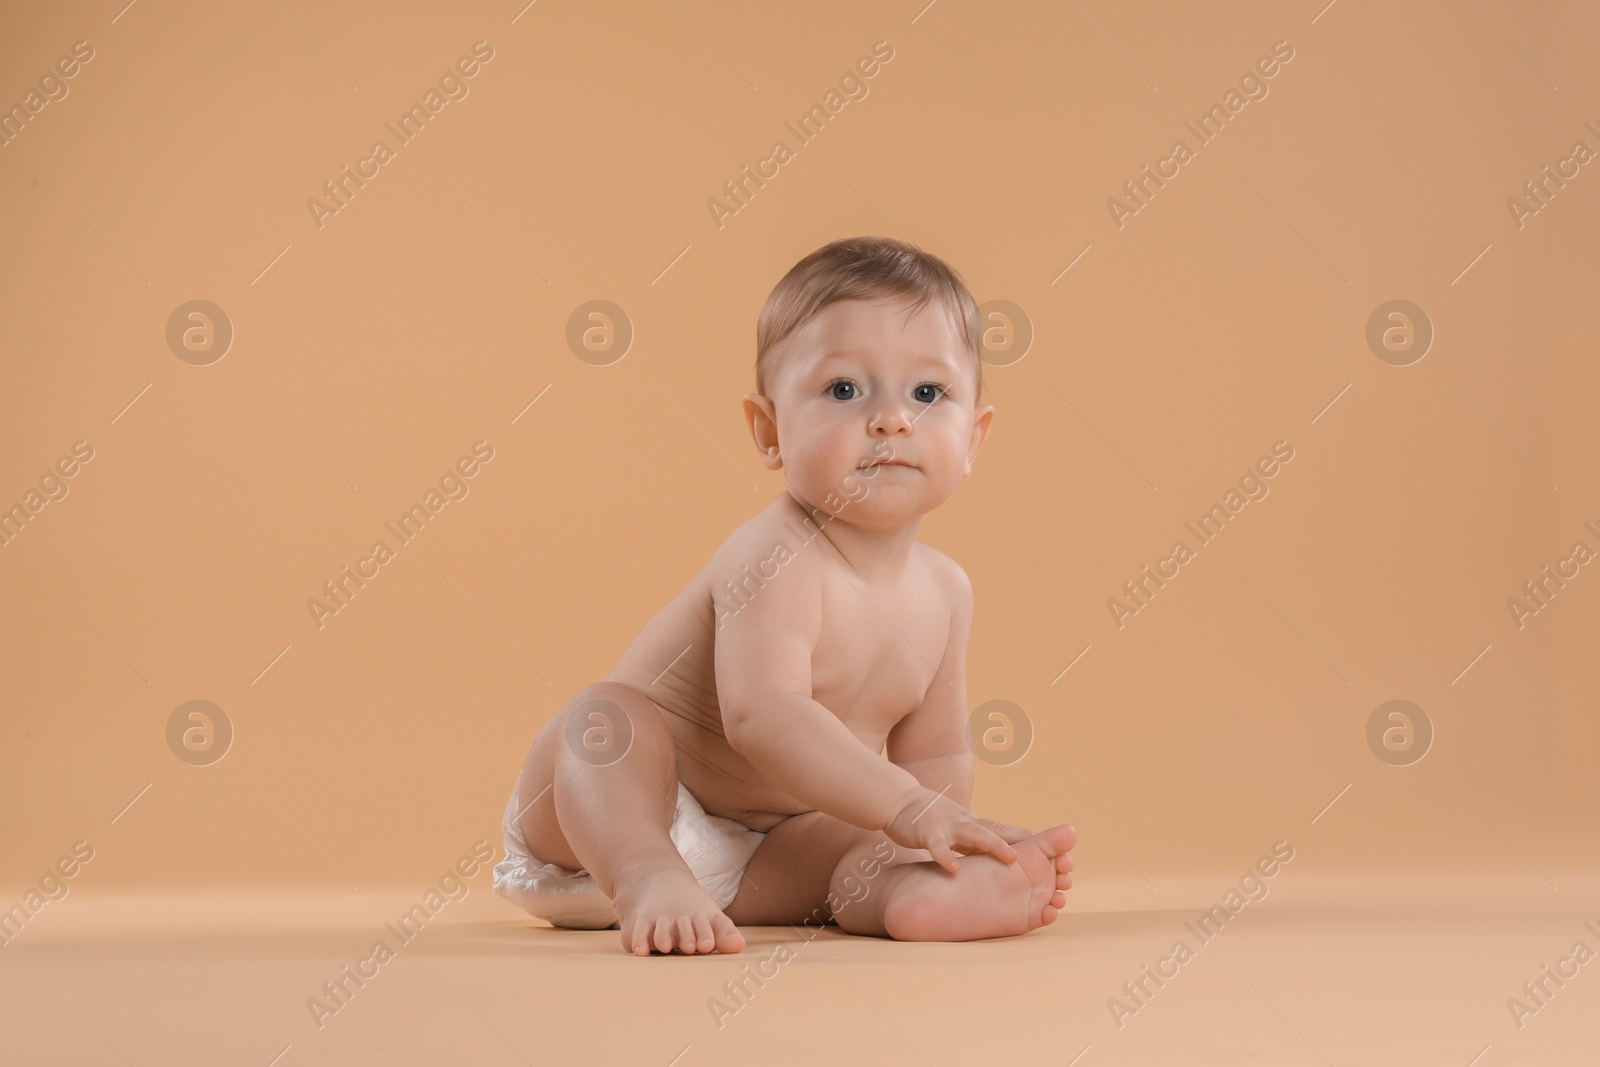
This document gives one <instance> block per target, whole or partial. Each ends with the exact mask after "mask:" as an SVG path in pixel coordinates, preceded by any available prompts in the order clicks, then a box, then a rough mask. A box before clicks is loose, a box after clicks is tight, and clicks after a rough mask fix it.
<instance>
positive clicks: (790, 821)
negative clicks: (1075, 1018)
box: [494, 237, 1077, 956]
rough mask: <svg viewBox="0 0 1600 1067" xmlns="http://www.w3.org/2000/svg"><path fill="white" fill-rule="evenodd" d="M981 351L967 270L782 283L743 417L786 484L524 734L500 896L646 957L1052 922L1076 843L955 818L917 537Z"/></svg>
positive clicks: (949, 467)
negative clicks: (801, 929)
mask: <svg viewBox="0 0 1600 1067" xmlns="http://www.w3.org/2000/svg"><path fill="white" fill-rule="evenodd" d="M978 344H979V339H978V314H977V308H976V306H975V304H974V302H973V299H972V296H971V295H970V293H969V292H968V291H967V288H966V286H965V284H964V283H963V282H962V281H961V278H960V276H959V275H957V274H956V273H955V271H953V270H952V269H951V268H950V267H948V266H947V265H946V264H945V263H944V262H943V261H941V260H940V259H938V258H937V257H935V256H933V255H930V254H928V253H926V252H923V251H922V250H920V249H918V248H916V247H914V246H912V245H909V244H905V243H903V242H900V241H895V240H891V239H888V238H879V237H858V238H848V239H843V240H839V241H835V242H833V243H832V244H829V245H826V246H825V247H823V248H820V249H818V250H817V251H815V252H813V253H811V254H810V255H809V256H807V257H806V258H804V259H802V260H801V261H800V262H799V263H797V264H796V265H795V266H794V268H793V269H792V270H790V271H789V273H788V274H787V275H785V276H784V278H783V280H782V281H780V282H779V283H778V285H777V287H776V288H775V289H774V290H773V291H772V293H771V295H770V296H768V298H767V301H766V304H765V306H764V307H763V308H762V310H761V316H760V320H759V322H758V324H757V329H756V389H757V391H756V392H754V393H749V394H747V395H746V396H745V397H744V418H745V423H746V425H747V426H748V428H749V430H750V434H751V436H752V437H753V438H754V439H755V444H756V448H757V450H758V451H759V452H760V455H761V460H762V462H763V463H765V464H766V466H767V467H768V469H770V470H780V469H781V470H782V471H783V472H784V480H785V491H784V492H783V493H781V494H779V496H778V497H777V499H775V500H773V501H772V503H770V504H768V505H767V506H766V507H765V508H763V509H762V510H761V511H760V512H759V513H758V514H756V515H755V516H754V517H753V518H751V519H750V520H749V521H747V522H746V523H745V524H744V525H742V526H740V527H739V528H738V529H737V530H735V531H734V533H733V535H732V536H731V537H729V538H728V539H727V541H725V542H724V543H723V544H722V547H721V548H719V549H718V550H717V552H716V554H715V555H713V556H712V558H711V561H710V562H709V563H707V564H706V565H705V567H704V568H703V569H702V570H701V571H700V573H699V574H697V575H695V577H694V578H693V579H692V580H691V581H690V582H689V584H688V586H687V587H686V588H685V589H684V590H683V592H681V593H679V594H678V595H677V597H675V598H674V599H673V600H672V601H671V602H670V603H668V604H667V605H666V607H664V608H663V609H662V610H661V611H660V612H659V613H657V614H656V616H655V617H654V618H652V619H651V620H650V622H649V623H648V624H646V625H645V627H644V629H643V631H642V632H641V633H640V634H639V636H638V637H637V638H635V639H634V641H633V643H632V644H631V645H630V646H629V647H628V650H627V651H626V652H625V653H624V654H623V656H622V658H621V660H620V661H619V662H618V663H617V665H616V667H615V668H614V669H613V670H612V671H611V673H610V674H608V675H606V677H605V680H604V681H601V682H597V683H596V684H594V685H591V686H589V687H588V688H586V689H582V690H580V691H579V692H578V693H577V694H575V695H574V696H573V697H572V699H570V700H569V701H567V703H566V704H565V705H564V706H563V707H562V708H561V709H560V710H559V711H558V712H556V714H555V716H554V717H553V718H552V719H551V720H550V721H549V722H548V723H546V724H545V726H544V728H543V729H542V730H541V731H540V733H539V736H538V738H537V739H536V740H535V741H534V743H533V746H532V748H531V749H530V750H529V752H528V758H527V761H526V763H525V765H524V766H523V769H522V772H521V774H520V776H519V777H518V779H517V786H516V788H515V789H514V790H513V792H512V796H511V800H510V802H509V803H508V804H507V806H506V814H505V835H506V852H507V855H506V859H505V860H504V861H502V862H501V863H500V864H499V865H498V866H496V868H495V871H494V884H495V889H496V890H497V891H499V892H500V893H501V894H502V895H504V896H505V897H506V898H507V899H509V900H511V901H512V902H513V903H516V904H518V905H520V906H522V907H524V908H526V909H527V910H528V911H529V912H531V913H532V914H533V915H535V916H538V917H539V918H543V919H546V920H548V921H549V922H551V923H552V924H554V925H556V926H563V927H570V928H579V929H604V928H608V927H611V926H617V927H619V928H620V930H621V933H622V945H623V948H624V949H625V950H627V951H630V952H633V953H635V954H637V955H641V956H647V955H649V954H650V952H651V951H652V950H653V951H657V952H673V951H678V952H682V953H696V952H711V951H718V952H738V951H739V950H740V949H742V948H743V947H744V943H745V941H744V937H743V935H742V934H740V933H739V930H738V926H739V925H742V924H756V925H779V924H792V923H796V922H801V921H804V920H805V919H807V918H808V917H813V916H822V917H823V919H824V921H826V920H828V919H831V920H832V921H834V922H836V923H837V924H838V925H839V927H840V928H841V929H844V930H846V931H848V932H850V933H855V934H872V935H877V936H888V937H892V938H897V939H900V940H912V941H964V940H972V939H977V938H986V937H1000V936H1006V935H1012V934H1022V933H1026V932H1027V931H1029V930H1033V929H1036V928H1038V927H1040V926H1042V925H1044V924H1046V923H1050V922H1053V921H1054V920H1055V917H1056V912H1057V909H1059V908H1062V907H1064V906H1065V904H1066V896H1065V892H1064V891H1065V890H1066V889H1068V888H1070V887H1071V885H1072V875H1071V871H1072V859H1071V857H1070V856H1069V855H1068V852H1069V851H1070V850H1071V848H1072V846H1073V845H1074V844H1075V843H1076V840H1077V832H1076V831H1075V830H1074V829H1073V828H1072V827H1071V826H1068V825H1061V826H1056V827H1052V828H1051V829H1049V830H1045V831H1044V832H1042V833H1031V832H1029V831H1026V830H1022V829H1019V828H1017V827H1014V826H1008V825H1006V824H1004V823H998V822H994V821H991V820H989V819H982V818H979V817H978V816H976V815H974V814H973V813H972V812H971V811H969V810H968V807H967V805H968V804H969V803H970V802H971V799H972V781H973V755H972V751H971V749H970V748H969V745H968V735H967V718H968V708H967V691H966V652H967V637H968V633H969V631H970V630H971V626H972V586H971V584H970V583H969V582H968V580H967V576H966V574H965V572H963V571H962V569H961V568H960V567H959V566H958V565H957V564H956V563H955V562H954V561H952V560H951V559H950V558H949V557H947V556H945V555H942V554H941V553H939V552H936V551H934V550H933V549H931V548H929V547H927V546H926V545H923V544H922V543H920V542H919V541H917V540H916V533H917V526H918V524H919V523H920V522H921V519H922V516H923V515H925V514H927V513H928V512H930V511H932V510H933V509H934V508H936V507H938V506H939V505H940V504H942V503H944V502H945V501H946V500H948V499H950V497H951V495H952V494H953V493H954V492H955V491H956V487H957V485H959V484H960V482H961V479H962V478H964V477H965V476H966V475H968V474H970V473H971V472H972V461H973V458H974V457H975V456H976V455H977V453H978V449H979V447H980V446H981V445H982V444H983V442H984V439H985V438H986V437H987V436H988V434H989V426H990V423H991V422H992V421H993V417H994V409H993V407H992V406H990V405H988V404H983V405H980V404H979V403H978V394H979V390H980V388H981V387H982V373H981V364H980V359H979V353H978ZM885 757H887V758H885Z"/></svg>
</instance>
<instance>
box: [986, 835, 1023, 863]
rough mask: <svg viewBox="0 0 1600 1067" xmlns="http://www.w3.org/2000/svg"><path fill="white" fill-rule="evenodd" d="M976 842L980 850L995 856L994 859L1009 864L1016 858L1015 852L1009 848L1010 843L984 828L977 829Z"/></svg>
mask: <svg viewBox="0 0 1600 1067" xmlns="http://www.w3.org/2000/svg"><path fill="white" fill-rule="evenodd" d="M977 829H978V834H977V840H978V843H979V844H980V845H981V846H982V848H983V849H984V850H985V851H986V852H989V853H991V854H993V855H994V856H995V858H996V859H1001V860H1004V861H1005V862H1007V863H1011V862H1012V861H1014V860H1015V859H1016V858H1017V850H1016V849H1014V848H1012V847H1011V842H1009V841H1007V840H1006V839H1005V838H1003V837H1001V836H1000V835H999V834H997V833H995V832H994V831H993V830H989V829H986V828H985V827H982V826H980V827H978V828H977Z"/></svg>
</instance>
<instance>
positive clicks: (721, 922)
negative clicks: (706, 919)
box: [711, 911, 744, 952]
mask: <svg viewBox="0 0 1600 1067" xmlns="http://www.w3.org/2000/svg"><path fill="white" fill-rule="evenodd" d="M711 930H712V933H713V934H714V935H715V941H716V946H717V951H718V952H738V951H739V950H741V949H743V948H744V935H743V934H741V933H740V932H739V928H738V927H737V926H735V925H733V920H732V919H730V918H728V917H727V916H726V915H724V914H722V913H721V912H720V911H719V912H717V913H716V914H715V915H713V916H712V917H711Z"/></svg>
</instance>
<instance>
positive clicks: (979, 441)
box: [962, 404, 994, 477]
mask: <svg viewBox="0 0 1600 1067" xmlns="http://www.w3.org/2000/svg"><path fill="white" fill-rule="evenodd" d="M993 425H994V405H993V404H981V405H979V406H978V409H977V411H976V413H975V417H974V418H973V421H972V440H971V441H970V442H969V443H968V445H967V469H966V470H965V471H964V472H963V474H962V477H965V476H966V475H968V474H971V473H972V461H973V460H974V459H977V458H978V449H980V448H982V447H983V443H984V442H985V441H987V440H988V439H989V428H990V427H991V426H993Z"/></svg>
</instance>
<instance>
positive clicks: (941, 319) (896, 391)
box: [746, 298, 994, 528]
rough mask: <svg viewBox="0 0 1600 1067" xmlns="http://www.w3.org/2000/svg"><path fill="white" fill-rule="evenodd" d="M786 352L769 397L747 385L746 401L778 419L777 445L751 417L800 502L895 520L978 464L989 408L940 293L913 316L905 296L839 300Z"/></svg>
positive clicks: (875, 520) (864, 522) (875, 521)
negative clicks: (940, 301) (979, 396)
mask: <svg viewBox="0 0 1600 1067" xmlns="http://www.w3.org/2000/svg"><path fill="white" fill-rule="evenodd" d="M780 355H781V356H782V358H781V359H780V360H779V362H778V364H777V365H776V366H775V367H774V368H773V369H774V373H773V375H772V376H771V378H770V379H769V381H768V386H767V390H768V396H767V397H766V398H762V399H766V400H767V401H768V403H766V404H761V403H760V402H759V400H758V399H757V398H758V395H757V394H751V395H750V396H749V397H747V398H746V410H747V414H753V413H752V412H751V407H750V405H751V404H752V403H754V404H756V405H757V407H758V408H759V409H761V411H763V412H767V413H768V418H769V419H771V420H772V421H775V422H776V427H777V435H776V442H775V443H774V442H773V441H771V440H770V439H767V440H765V441H764V440H763V438H762V435H761V433H760V432H759V429H758V426H757V425H752V429H753V430H757V435H756V436H757V444H758V446H760V445H763V444H764V445H765V446H766V447H765V448H764V450H763V458H764V460H765V461H766V463H767V465H768V466H769V467H778V466H782V467H783V469H784V471H785V472H786V475H787V479H788V484H789V490H790V492H791V493H792V494H794V495H795V496H798V497H799V498H800V499H801V500H802V501H804V502H805V503H807V504H810V505H811V506H813V507H820V508H822V509H823V510H824V511H828V512H836V513H838V515H839V518H840V519H843V520H845V521H847V522H849V523H851V524H852V525H857V526H864V527H874V528H881V527H887V526H893V525H897V524H900V523H904V522H907V521H909V520H911V519H913V518H915V517H917V516H919V515H923V514H926V513H927V512H929V511H932V510H933V509H934V508H936V507H938V506H939V505H940V504H942V503H944V502H945V501H946V500H948V499H949V498H950V496H951V495H952V494H953V493H954V492H955V491H956V487H957V486H958V485H959V484H960V483H961V479H962V478H964V477H966V475H968V474H970V473H971V472H972V460H973V457H974V456H976V455H977V453H978V448H979V446H981V445H982V444H983V440H984V438H985V437H986V436H988V432H989V423H990V421H991V420H992V418H993V416H994V408H993V407H992V406H990V405H988V404H985V405H982V406H978V405H977V403H976V399H977V397H976V392H977V384H978V373H977V368H976V367H975V366H974V361H973V357H972V355H971V353H970V352H969V351H968V350H967V348H966V346H965V344H964V342H963V340H962V338H961V336H960V334H959V333H957V332H956V328H955V326H954V324H953V323H952V322H951V321H950V319H949V316H948V314H947V313H946V312H945V310H944V309H943V308H942V307H940V306H939V305H938V304H937V303H936V302H934V301H932V300H930V301H929V302H928V303H927V304H925V305H924V306H923V307H922V308H921V310H919V311H918V312H917V313H916V314H915V315H908V311H907V309H906V305H905V301H903V300H898V299H889V298H884V299H878V300H841V301H837V302H835V303H833V304H830V305H828V307H827V308H825V309H824V310H823V311H822V312H821V313H820V314H818V315H817V316H816V317H814V318H813V319H812V320H811V321H810V322H808V323H806V325H805V326H804V327H802V328H801V329H799V330H797V331H795V333H794V334H792V335H791V336H790V337H789V338H788V339H786V341H785V342H784V348H783V351H782V352H781V353H780ZM772 413H775V417H774V415H773V414H772ZM753 417H754V418H755V419H756V422H757V423H759V422H760V421H761V420H760V417H759V415H754V416H753ZM886 460H887V461H890V462H884V461H886ZM830 498H831V500H832V503H831V504H830ZM841 501H843V502H844V504H843V508H842V510H841V509H840V503H839V502H841Z"/></svg>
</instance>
